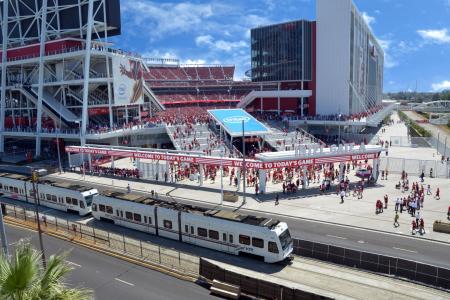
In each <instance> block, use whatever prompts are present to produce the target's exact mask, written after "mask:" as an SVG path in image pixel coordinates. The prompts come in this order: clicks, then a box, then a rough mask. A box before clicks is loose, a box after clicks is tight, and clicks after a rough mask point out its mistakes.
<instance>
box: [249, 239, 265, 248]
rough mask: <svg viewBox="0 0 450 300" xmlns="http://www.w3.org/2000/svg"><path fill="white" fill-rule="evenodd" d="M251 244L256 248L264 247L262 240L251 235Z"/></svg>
mask: <svg viewBox="0 0 450 300" xmlns="http://www.w3.org/2000/svg"><path fill="white" fill-rule="evenodd" d="M252 246H254V247H257V248H264V240H263V239H258V238H254V237H252Z"/></svg>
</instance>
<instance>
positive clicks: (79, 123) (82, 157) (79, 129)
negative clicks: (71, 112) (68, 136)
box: [75, 120, 86, 179]
mask: <svg viewBox="0 0 450 300" xmlns="http://www.w3.org/2000/svg"><path fill="white" fill-rule="evenodd" d="M75 123H76V124H78V133H79V135H80V146H83V145H82V144H81V121H78V120H77V121H75ZM81 165H82V166H83V179H86V171H85V170H84V152H83V151H81Z"/></svg>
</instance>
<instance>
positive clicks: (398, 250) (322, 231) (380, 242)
mask: <svg viewBox="0 0 450 300" xmlns="http://www.w3.org/2000/svg"><path fill="white" fill-rule="evenodd" d="M73 182H77V181H76V180H73ZM90 186H92V187H93V188H97V189H98V190H99V191H102V190H105V189H106V187H105V186H104V185H99V184H95V183H92V182H91V183H90ZM107 189H108V190H118V191H120V189H117V188H113V187H111V186H108V187H107ZM134 192H135V193H138V194H143V193H141V192H138V191H134ZM177 201H178V200H177ZM8 202H9V201H8ZM179 202H185V203H188V204H193V203H196V202H195V201H192V200H189V199H182V200H180V201H179ZM10 203H16V204H17V202H16V201H14V200H12V202H10ZM20 205H26V204H23V203H20ZM196 205H197V206H198V205H199V203H196ZM201 206H203V207H207V208H217V206H215V205H208V204H204V203H202V204H201ZM43 210H44V211H45V212H46V213H48V214H56V215H57V216H60V217H63V216H64V215H66V214H65V213H63V212H56V211H54V210H50V209H47V208H44V209H43ZM241 211H243V212H246V210H245V209H243V210H242V209H241ZM248 213H249V214H250V213H251V214H256V215H262V216H268V217H271V218H274V219H278V220H281V221H285V222H286V223H287V224H288V226H289V228H290V231H291V235H292V236H293V237H296V238H300V239H305V240H310V241H314V242H320V243H326V244H332V245H335V246H340V247H345V248H349V249H355V250H361V251H365V252H372V253H376V254H383V255H389V256H393V257H398V258H403V259H407V260H413V261H417V262H421V263H425V264H431V265H435V266H440V267H444V268H448V269H450V259H449V255H448V253H450V244H448V243H444V242H434V241H430V240H427V239H421V238H414V237H409V236H404V235H399V234H393V233H385V232H377V231H375V230H368V229H364V228H358V227H352V226H346V225H339V224H332V223H327V222H321V221H314V220H308V219H302V218H295V217H289V216H282V215H278V214H269V213H264V212H258V213H255V212H254V211H251V212H250V211H249V212H248ZM66 216H67V215H66ZM75 218H79V216H76V215H70V219H71V220H72V221H75ZM89 222H92V221H89ZM94 224H95V226H98V227H101V228H103V229H106V230H110V231H114V232H118V233H121V234H124V235H128V236H131V237H134V238H138V239H141V240H146V241H151V242H154V243H158V244H160V245H162V246H166V247H174V248H176V249H178V250H181V251H187V252H191V253H194V254H197V255H201V256H206V257H211V256H212V258H216V257H214V256H215V255H214V253H212V251H206V250H205V249H203V248H199V247H195V246H191V245H180V243H178V242H173V241H170V240H167V239H163V238H156V237H154V236H149V235H148V234H144V233H138V232H136V231H133V230H128V229H126V228H117V226H115V225H112V224H109V223H104V222H98V221H96V222H95V221H94ZM91 225H92V224H91ZM399 229H401V230H404V231H409V230H410V228H409V227H406V226H405V228H399Z"/></svg>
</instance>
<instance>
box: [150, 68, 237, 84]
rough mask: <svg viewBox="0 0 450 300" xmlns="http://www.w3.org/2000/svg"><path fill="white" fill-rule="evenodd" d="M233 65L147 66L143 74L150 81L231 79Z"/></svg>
mask: <svg viewBox="0 0 450 300" xmlns="http://www.w3.org/2000/svg"><path fill="white" fill-rule="evenodd" d="M233 74H234V66H171V67H164V66H163V67H160V66H158V67H149V72H147V73H146V74H145V80H146V81H147V82H152V81H162V82H165V81H231V80H233Z"/></svg>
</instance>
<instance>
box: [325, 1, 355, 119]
mask: <svg viewBox="0 0 450 300" xmlns="http://www.w3.org/2000/svg"><path fill="white" fill-rule="evenodd" d="M316 5H317V39H316V42H317V47H316V49H317V50H316V51H317V52H316V54H317V77H316V79H317V98H316V99H317V100H316V108H317V114H321V115H328V114H338V113H341V114H348V113H349V79H350V19H351V18H350V16H351V15H350V13H351V5H352V3H351V0H332V1H330V0H317V1H316Z"/></svg>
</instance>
